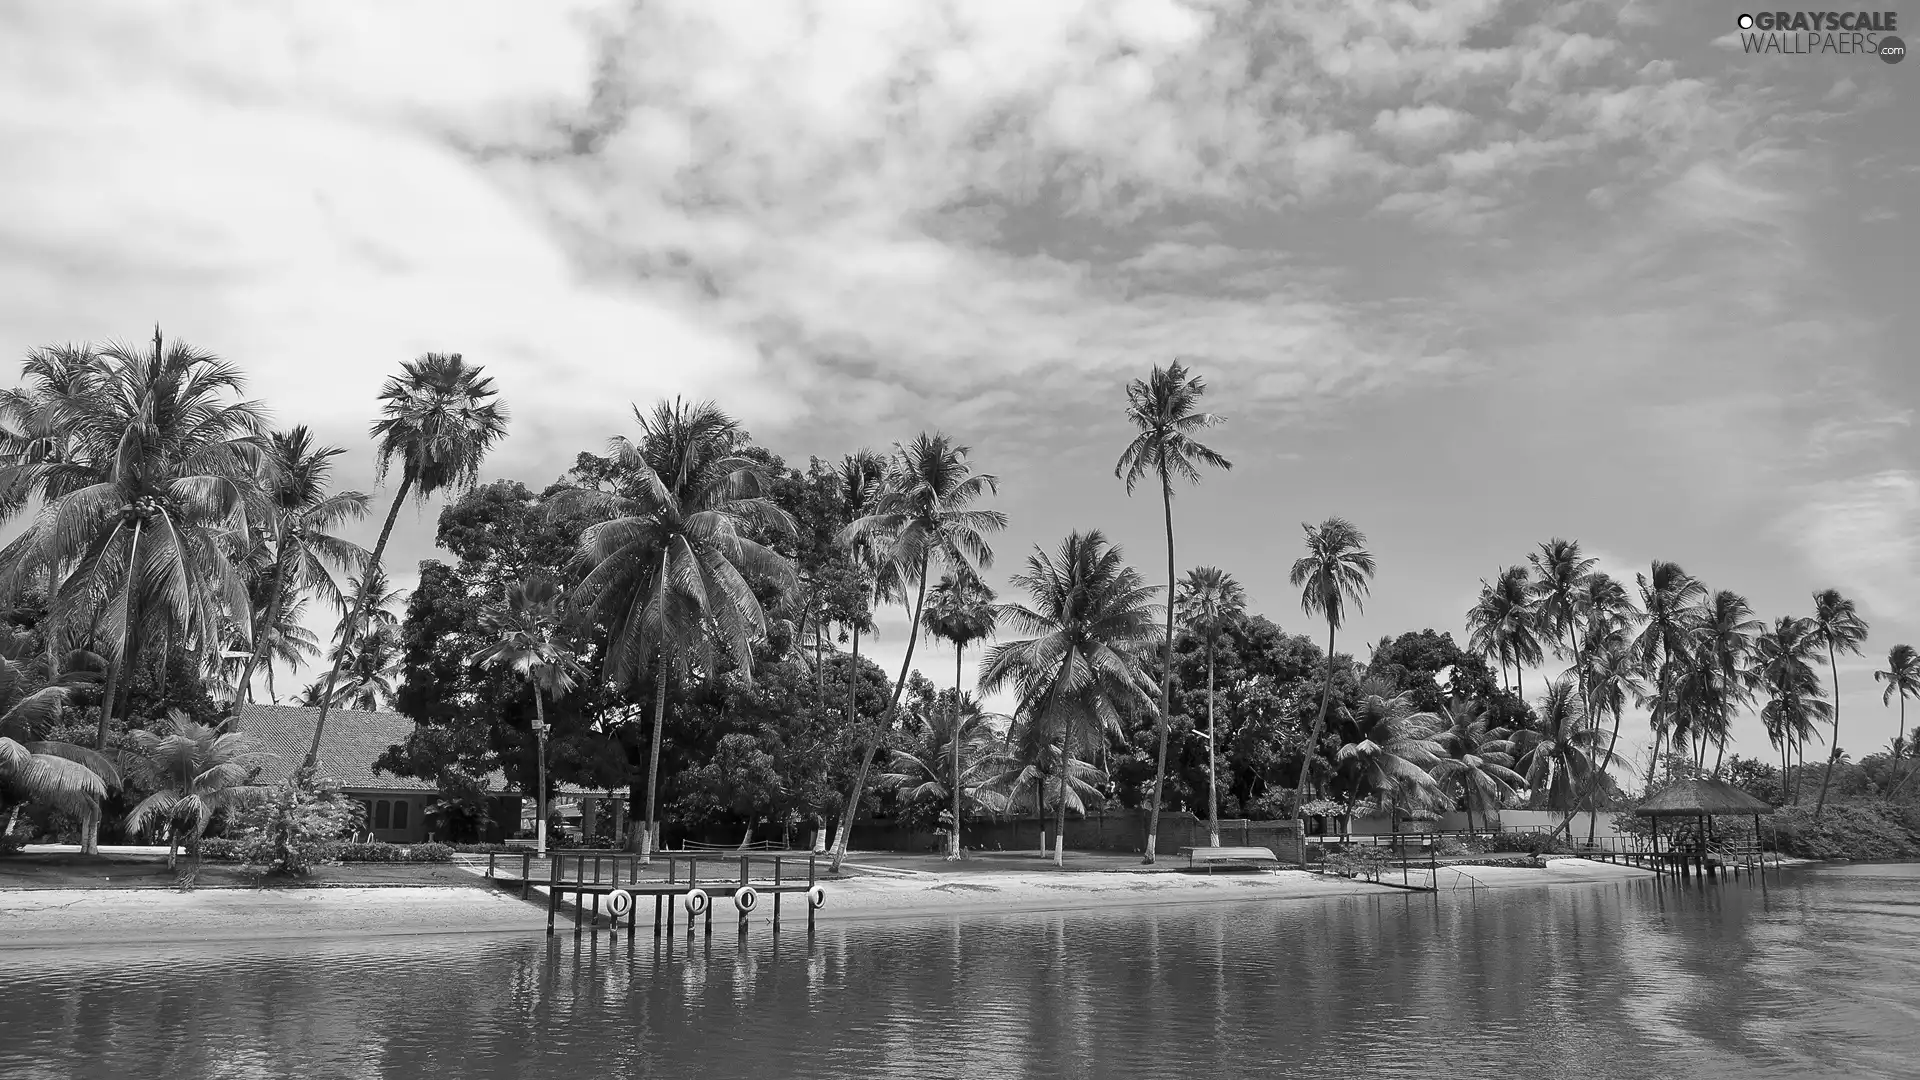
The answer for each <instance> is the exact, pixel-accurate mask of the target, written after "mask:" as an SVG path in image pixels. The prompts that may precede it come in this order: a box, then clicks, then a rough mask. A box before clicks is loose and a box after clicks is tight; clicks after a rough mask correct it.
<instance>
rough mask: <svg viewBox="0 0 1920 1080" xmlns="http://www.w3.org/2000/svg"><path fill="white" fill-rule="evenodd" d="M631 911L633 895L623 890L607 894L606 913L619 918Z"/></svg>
mask: <svg viewBox="0 0 1920 1080" xmlns="http://www.w3.org/2000/svg"><path fill="white" fill-rule="evenodd" d="M632 910H633V894H632V893H630V892H628V891H627V890H625V889H615V890H613V891H612V892H610V893H608V894H607V911H608V912H609V913H611V914H612V915H613V917H614V918H616V919H617V918H619V917H620V916H622V915H625V914H626V913H627V912H629V911H632Z"/></svg>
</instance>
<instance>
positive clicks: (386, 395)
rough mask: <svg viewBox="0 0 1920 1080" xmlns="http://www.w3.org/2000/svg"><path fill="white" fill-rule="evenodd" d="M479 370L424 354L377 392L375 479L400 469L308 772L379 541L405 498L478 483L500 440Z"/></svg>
mask: <svg viewBox="0 0 1920 1080" xmlns="http://www.w3.org/2000/svg"><path fill="white" fill-rule="evenodd" d="M485 370H486V369H485V368H483V367H481V366H480V365H479V364H469V363H467V362H466V361H465V360H464V359H462V358H461V355H460V354H459V353H427V354H425V355H423V356H421V357H420V358H419V359H416V360H409V361H407V362H406V363H403V364H401V365H400V374H398V375H395V376H393V377H392V378H390V379H388V380H387V382H386V385H384V386H382V387H381V388H380V419H378V420H376V421H374V423H373V429H372V434H373V437H374V439H375V440H377V442H378V446H377V448H376V453H377V454H378V456H379V467H378V471H377V479H379V480H385V479H386V476H387V473H388V471H389V470H391V469H392V468H393V467H394V466H395V465H398V466H399V469H400V487H399V489H398V490H396V491H395V492H394V493H393V504H392V505H391V506H389V507H388V508H387V520H386V522H385V523H384V524H382V525H381V526H380V539H379V540H377V541H376V542H375V543H374V545H373V553H372V554H371V555H369V556H368V557H367V561H366V566H367V570H366V581H365V582H364V583H363V587H362V588H361V589H360V590H359V592H360V595H359V596H358V598H357V599H356V603H355V613H354V615H353V617H352V618H350V619H348V620H347V629H346V631H345V632H344V633H343V634H342V635H341V639H340V645H341V649H340V652H339V653H338V654H336V657H335V659H334V662H333V670H332V671H331V672H329V673H328V674H327V681H326V685H325V686H324V687H323V688H322V689H321V694H320V716H319V718H318V719H316V720H315V721H314V724H313V745H312V746H311V747H310V748H308V750H307V759H306V761H305V763H304V764H303V765H302V768H303V769H311V768H313V767H314V765H315V764H316V763H317V762H318V761H319V758H320V736H321V733H322V732H324V731H325V730H326V727H327V710H329V709H331V708H332V707H333V692H334V684H336V683H337V682H339V681H340V669H341V667H342V666H343V665H344V664H345V662H346V660H347V658H348V656H349V655H350V650H351V649H352V648H353V643H354V640H355V639H356V638H357V637H358V636H359V633H360V629H361V623H362V621H363V620H364V619H365V617H366V612H367V611H368V610H370V607H369V605H370V604H371V603H372V601H373V596H372V595H371V590H370V589H368V588H365V587H364V585H366V584H371V583H372V582H373V581H375V580H377V579H376V576H375V575H376V574H377V573H379V572H381V571H382V570H383V569H384V564H383V563H382V561H381V560H382V559H383V558H384V557H385V556H386V553H387V541H388V540H390V539H392V538H393V525H394V522H395V521H397V520H399V517H400V507H401V506H403V505H405V503H406V501H407V496H409V495H411V496H413V497H414V498H415V499H417V500H419V501H420V502H423V503H424V502H426V501H427V500H428V499H430V498H432V497H433V496H434V495H435V494H436V493H438V492H440V491H443V490H460V489H463V488H469V487H472V486H473V485H474V482H475V481H477V480H478V479H479V478H480V462H481V461H482V460H484V459H485V458H486V456H487V451H488V450H490V449H492V447H493V445H494V444H495V443H497V442H499V441H500V440H501V439H503V438H505V437H506V434H507V406H506V403H504V402H502V401H500V400H498V398H499V391H497V390H495V389H494V387H493V380H492V379H491V378H489V377H487V375H486V374H484V372H485Z"/></svg>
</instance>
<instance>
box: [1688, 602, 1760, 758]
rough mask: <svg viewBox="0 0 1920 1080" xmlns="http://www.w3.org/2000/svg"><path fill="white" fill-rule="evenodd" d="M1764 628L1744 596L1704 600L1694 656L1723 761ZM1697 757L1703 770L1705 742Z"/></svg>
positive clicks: (1695, 632) (1702, 742) (1696, 634)
mask: <svg viewBox="0 0 1920 1080" xmlns="http://www.w3.org/2000/svg"><path fill="white" fill-rule="evenodd" d="M1766 628H1767V624H1766V623H1764V622H1761V621H1760V620H1759V619H1756V618H1754V617H1753V607H1752V605H1750V604H1748V603H1747V598H1746V597H1744V596H1741V595H1740V594H1739V593H1736V592H1732V591H1730V590H1727V589H1721V590H1720V591H1718V592H1716V593H1714V594H1713V597H1712V599H1710V600H1709V601H1707V604H1706V607H1705V609H1704V610H1703V611H1702V613H1701V621H1700V625H1699V626H1698V627H1696V628H1695V629H1694V641H1693V654H1694V657H1695V658H1696V660H1697V662H1698V667H1699V670H1700V672H1701V675H1702V683H1703V687H1704V689H1705V690H1706V691H1707V695H1706V696H1707V698H1708V701H1709V703H1710V705H1711V706H1712V707H1713V708H1714V709H1715V713H1714V715H1713V717H1712V720H1713V735H1714V737H1715V739H1714V741H1716V742H1718V744H1719V746H1720V755H1721V757H1723V758H1724V756H1725V755H1726V752H1727V737H1728V735H1729V734H1730V733H1731V730H1732V724H1733V718H1732V716H1731V711H1732V706H1733V705H1734V704H1735V703H1737V702H1740V701H1743V700H1744V699H1745V698H1746V689H1745V688H1746V686H1747V684H1748V680H1747V678H1746V667H1747V662H1748V660H1749V659H1750V658H1751V657H1752V654H1753V639H1754V635H1756V634H1760V633H1763V632H1764V631H1765V630H1766ZM1699 755H1700V756H1699V761H1698V762H1696V764H1697V765H1698V766H1699V767H1701V768H1703V769H1704V768H1705V767H1706V742H1705V740H1702V741H1701V743H1700V746H1699ZM1713 775H1714V776H1715V777H1718V776H1719V775H1720V760H1719V759H1716V760H1715V762H1714V766H1713Z"/></svg>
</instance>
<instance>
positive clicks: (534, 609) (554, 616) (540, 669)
mask: <svg viewBox="0 0 1920 1080" xmlns="http://www.w3.org/2000/svg"><path fill="white" fill-rule="evenodd" d="M561 614H562V606H561V597H560V590H559V588H558V587H557V586H556V585H555V584H554V582H553V580H552V579H551V578H548V577H545V576H535V577H530V578H527V579H526V580H524V581H520V582H516V583H515V584H513V585H510V586H508V587H507V599H506V603H504V604H501V605H500V606H498V607H493V608H490V609H488V610H487V612H486V613H485V614H483V615H482V616H481V625H482V627H483V628H484V629H485V630H486V631H487V632H488V633H489V634H490V635H491V636H492V638H493V641H492V643H491V644H489V645H488V646H487V647H486V648H484V649H481V650H480V651H479V652H477V653H475V654H473V655H472V656H471V657H469V658H468V659H467V662H468V663H470V664H477V665H479V666H481V667H496V666H498V667H504V668H506V669H507V670H509V671H511V672H513V673H514V674H515V675H517V676H519V677H520V678H522V679H525V680H526V681H527V682H528V683H530V684H532V687H533V709H534V721H533V733H534V738H535V741H536V742H537V743H538V746H539V780H538V786H537V787H536V788H535V789H534V790H535V792H536V795H537V799H538V802H537V810H536V814H535V817H534V820H535V821H536V822H537V823H538V824H539V828H538V830H537V831H536V833H535V838H536V839H535V850H536V851H537V852H538V853H539V854H541V855H543V856H544V855H545V854H546V853H547V704H546V703H547V699H548V698H550V697H559V696H560V695H562V694H565V693H567V692H568V691H570V690H572V689H573V687H574V683H575V681H576V676H577V675H579V674H581V670H580V664H579V661H578V660H576V659H575V658H574V655H573V651H572V650H571V649H569V648H568V647H567V645H566V643H565V641H563V640H562V639H561V637H560V633H559V626H560V619H561Z"/></svg>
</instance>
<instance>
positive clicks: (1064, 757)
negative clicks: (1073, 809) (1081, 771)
mask: <svg viewBox="0 0 1920 1080" xmlns="http://www.w3.org/2000/svg"><path fill="white" fill-rule="evenodd" d="M1072 746H1073V710H1072V709H1063V710H1061V712H1060V796H1059V797H1060V805H1058V806H1056V807H1054V820H1053V865H1055V866H1058V867H1060V868H1061V869H1063V870H1064V869H1066V866H1067V787H1068V784H1069V778H1070V776H1071V775H1072V773H1073V767H1072V764H1071V763H1072V761H1073V754H1072V752H1071V750H1070V748H1071V747H1072Z"/></svg>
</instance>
